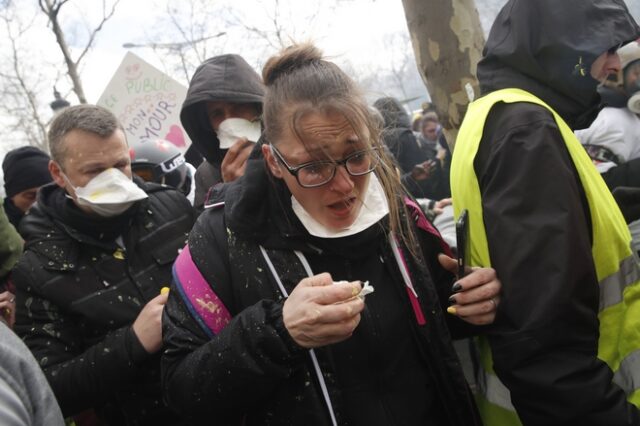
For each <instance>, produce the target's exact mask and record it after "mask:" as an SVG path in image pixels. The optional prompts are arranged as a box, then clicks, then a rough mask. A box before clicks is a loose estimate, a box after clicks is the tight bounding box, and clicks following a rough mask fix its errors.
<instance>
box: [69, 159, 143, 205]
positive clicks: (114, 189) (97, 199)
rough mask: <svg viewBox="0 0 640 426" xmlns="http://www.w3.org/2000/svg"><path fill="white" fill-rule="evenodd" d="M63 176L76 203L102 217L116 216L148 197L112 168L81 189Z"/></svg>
mask: <svg viewBox="0 0 640 426" xmlns="http://www.w3.org/2000/svg"><path fill="white" fill-rule="evenodd" d="M63 176H64V177H65V179H66V180H67V182H68V183H69V185H71V186H72V187H73V189H74V191H75V193H76V202H77V203H78V204H79V205H81V206H85V207H88V208H90V209H91V210H92V211H94V212H95V213H97V214H98V215H100V216H103V217H114V216H118V215H119V214H121V213H124V212H125V211H126V210H127V209H128V208H129V207H131V206H132V205H133V203H135V202H136V201H139V200H143V199H145V198H147V197H148V195H147V193H146V192H144V191H143V190H142V189H140V188H139V187H138V186H137V185H136V184H135V183H133V181H132V180H131V179H129V177H128V176H127V175H125V174H124V173H122V172H121V171H120V170H118V169H114V168H110V169H107V170H105V171H103V172H102V173H100V174H98V175H97V176H95V177H94V178H93V179H91V180H90V181H89V182H88V183H87V184H86V185H85V186H82V187H80V186H79V187H76V186H73V183H71V181H70V180H69V178H68V177H67V176H66V175H65V174H64V173H63Z"/></svg>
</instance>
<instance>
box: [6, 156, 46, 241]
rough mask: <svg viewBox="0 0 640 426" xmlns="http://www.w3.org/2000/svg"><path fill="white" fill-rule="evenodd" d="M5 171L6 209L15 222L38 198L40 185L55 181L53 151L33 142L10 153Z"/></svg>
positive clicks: (18, 222)
mask: <svg viewBox="0 0 640 426" xmlns="http://www.w3.org/2000/svg"><path fill="white" fill-rule="evenodd" d="M2 171H3V173H4V191H5V194H6V198H5V200H4V210H5V213H6V214H7V217H8V218H9V221H10V222H11V224H12V225H13V226H15V227H16V229H18V225H19V224H20V221H21V220H22V217H23V216H24V215H25V213H26V212H27V211H28V210H29V208H31V206H32V205H33V203H35V202H36V193H37V192H38V189H39V188H40V187H41V186H43V185H46V184H47V183H49V182H51V180H52V179H51V174H50V173H49V155H47V154H46V153H45V152H43V151H41V150H39V149H38V148H36V147H33V146H23V147H21V148H16V149H13V150H11V151H9V152H8V153H7V155H6V156H5V157H4V160H3V161H2Z"/></svg>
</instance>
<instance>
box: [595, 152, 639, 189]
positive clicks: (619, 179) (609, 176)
mask: <svg viewBox="0 0 640 426" xmlns="http://www.w3.org/2000/svg"><path fill="white" fill-rule="evenodd" d="M602 178H603V179H604V181H605V182H606V184H607V186H608V187H609V189H610V190H611V191H613V190H614V189H616V188H618V187H620V186H631V187H640V158H636V159H634V160H631V161H627V162H626V163H623V164H620V165H618V166H615V167H612V168H610V169H609V170H607V171H606V172H604V173H603V174H602Z"/></svg>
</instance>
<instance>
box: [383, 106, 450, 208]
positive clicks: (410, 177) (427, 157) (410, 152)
mask: <svg viewBox="0 0 640 426" xmlns="http://www.w3.org/2000/svg"><path fill="white" fill-rule="evenodd" d="M373 106H374V108H375V109H377V110H378V112H380V115H381V116H382V118H383V120H384V128H383V130H382V135H381V136H382V140H383V142H384V144H385V145H386V146H387V148H389V151H390V152H391V154H392V155H393V157H394V158H395V160H396V163H397V165H398V168H399V169H400V171H401V172H402V183H403V184H404V185H405V187H406V188H407V190H408V191H409V193H410V194H411V195H413V196H414V197H416V198H419V199H424V198H427V199H430V200H441V199H443V198H447V197H449V196H450V193H449V182H448V179H447V178H446V176H445V171H444V170H443V167H442V163H441V162H440V161H437V160H436V153H437V151H436V150H435V149H434V150H433V151H429V150H423V149H421V147H420V143H419V142H418V139H417V138H416V135H415V134H414V133H413V130H411V118H410V117H409V114H408V113H407V112H406V111H405V109H404V107H403V106H402V104H401V103H400V101H398V100H397V99H396V98H393V97H382V98H379V99H377V100H376V101H375V102H374V103H373Z"/></svg>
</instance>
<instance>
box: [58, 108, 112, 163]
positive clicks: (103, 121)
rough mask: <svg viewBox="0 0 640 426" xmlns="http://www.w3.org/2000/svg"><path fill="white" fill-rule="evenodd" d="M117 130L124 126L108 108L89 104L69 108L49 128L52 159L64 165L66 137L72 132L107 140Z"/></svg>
mask: <svg viewBox="0 0 640 426" xmlns="http://www.w3.org/2000/svg"><path fill="white" fill-rule="evenodd" d="M117 129H121V130H122V126H121V125H120V123H118V119H117V118H116V116H115V115H114V114H113V113H112V112H111V111H109V110H108V109H106V108H103V107H101V106H97V105H89V104H83V105H75V106H72V107H68V108H66V109H64V110H63V111H62V112H61V113H59V114H58V115H57V116H56V117H55V119H54V120H53V122H52V123H51V127H49V134H48V139H49V152H51V159H53V161H55V162H56V163H58V164H62V161H63V160H64V158H65V155H66V152H65V147H64V143H63V141H64V137H65V136H66V135H67V134H68V133H69V132H71V131H72V130H82V131H85V132H88V133H93V134H95V135H98V136H100V137H102V138H107V137H109V136H111V135H112V134H113V133H114V132H115V131H116V130H117Z"/></svg>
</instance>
